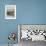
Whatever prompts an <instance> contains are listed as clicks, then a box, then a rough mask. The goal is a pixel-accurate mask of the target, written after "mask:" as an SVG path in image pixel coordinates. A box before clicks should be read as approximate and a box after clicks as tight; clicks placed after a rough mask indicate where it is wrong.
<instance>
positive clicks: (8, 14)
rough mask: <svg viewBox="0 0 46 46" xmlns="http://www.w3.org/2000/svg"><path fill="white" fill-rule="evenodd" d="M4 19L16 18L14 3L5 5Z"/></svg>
mask: <svg viewBox="0 0 46 46" xmlns="http://www.w3.org/2000/svg"><path fill="white" fill-rule="evenodd" d="M5 19H16V5H5Z"/></svg>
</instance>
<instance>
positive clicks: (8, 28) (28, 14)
mask: <svg viewBox="0 0 46 46" xmlns="http://www.w3.org/2000/svg"><path fill="white" fill-rule="evenodd" d="M7 4H12V5H13V4H16V20H6V19H5V5H7ZM17 24H46V0H0V44H7V43H8V39H7V37H8V34H9V32H16V34H17V32H18V30H17ZM16 43H17V39H16Z"/></svg>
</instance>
